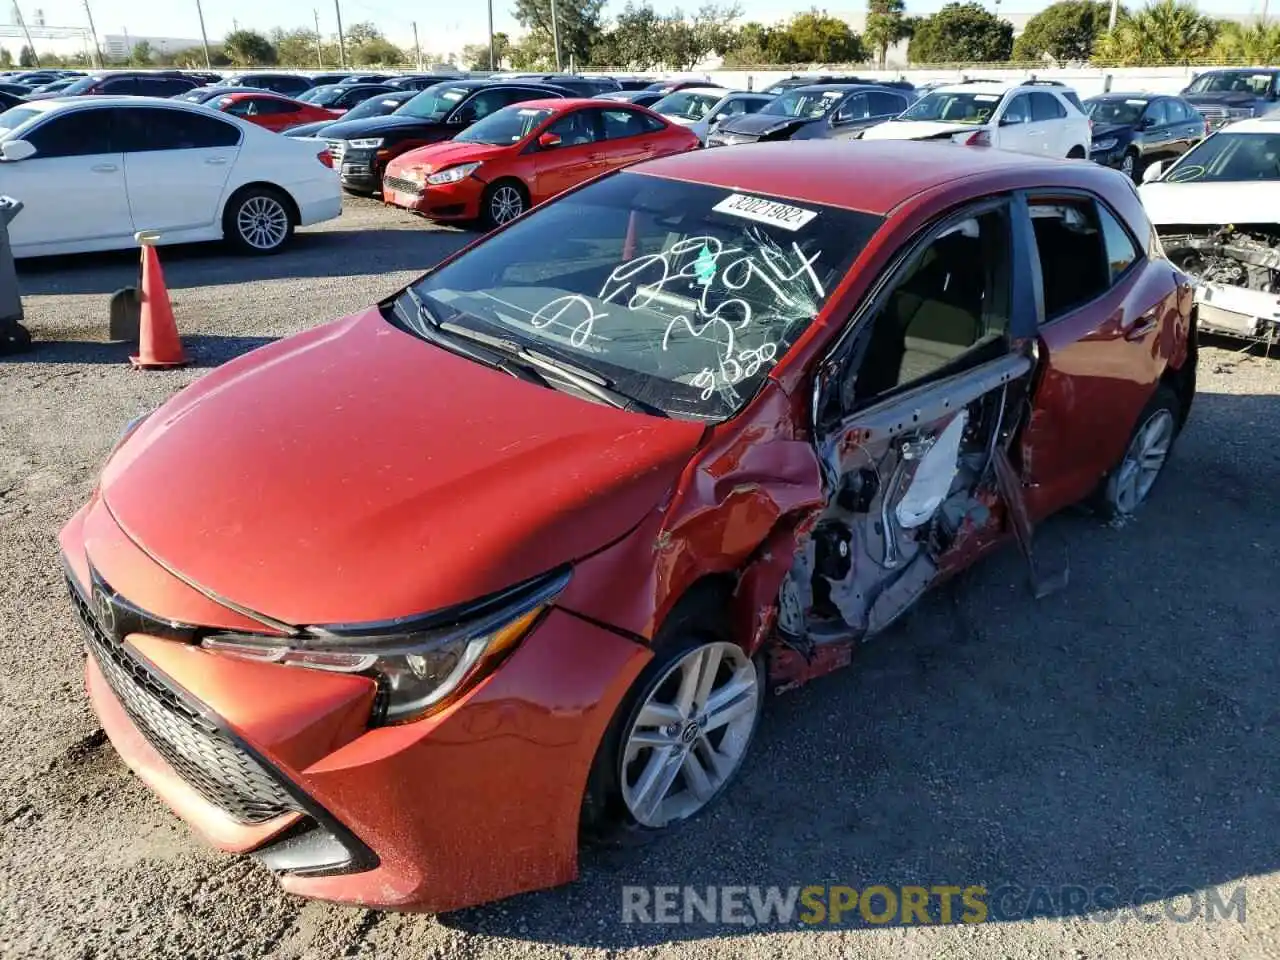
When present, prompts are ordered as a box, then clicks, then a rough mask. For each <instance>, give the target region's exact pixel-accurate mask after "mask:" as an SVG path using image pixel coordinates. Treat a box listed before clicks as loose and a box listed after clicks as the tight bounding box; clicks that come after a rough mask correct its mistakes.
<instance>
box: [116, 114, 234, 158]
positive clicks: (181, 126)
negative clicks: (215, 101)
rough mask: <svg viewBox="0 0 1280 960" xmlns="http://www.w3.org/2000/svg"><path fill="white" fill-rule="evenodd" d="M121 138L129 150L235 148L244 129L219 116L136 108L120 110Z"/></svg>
mask: <svg viewBox="0 0 1280 960" xmlns="http://www.w3.org/2000/svg"><path fill="white" fill-rule="evenodd" d="M118 123H119V139H120V145H121V148H122V149H123V151H124V152H125V153H149V152H151V151H154V150H202V149H209V148H213V147H233V146H235V145H236V144H237V143H239V142H240V131H239V129H237V128H236V127H235V126H234V125H232V124H230V123H227V122H226V121H225V120H219V119H218V118H217V117H212V116H204V115H202V114H198V113H191V112H188V111H186V110H165V109H163V108H152V109H145V108H132V109H127V110H121V111H119V121H118Z"/></svg>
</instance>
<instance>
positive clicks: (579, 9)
mask: <svg viewBox="0 0 1280 960" xmlns="http://www.w3.org/2000/svg"><path fill="white" fill-rule="evenodd" d="M604 4H605V0H556V25H557V27H558V29H559V34H560V57H561V61H562V63H563V65H564V66H565V67H566V68H567V67H568V66H569V61H570V60H573V61H574V62H576V63H587V62H589V60H590V55H591V46H592V44H593V43H595V41H596V38H597V37H598V36H599V35H600V32H601V10H603V9H604ZM512 14H513V15H514V16H515V18H516V21H517V22H518V23H519V24H520V26H522V27H524V28H525V29H526V30H528V34H527V35H526V36H525V39H524V40H523V41H522V42H521V43H520V47H521V48H522V50H521V52H520V56H521V58H522V59H525V60H531V61H535V62H538V63H545V64H549V65H550V66H551V67H554V66H555V46H554V44H553V43H552V30H551V0H516V5H515V8H514V9H513V10H512ZM514 55H515V51H513V59H512V66H514V67H516V69H517V70H528V69H532V67H521V66H518V65H517V64H516V62H515V59H514Z"/></svg>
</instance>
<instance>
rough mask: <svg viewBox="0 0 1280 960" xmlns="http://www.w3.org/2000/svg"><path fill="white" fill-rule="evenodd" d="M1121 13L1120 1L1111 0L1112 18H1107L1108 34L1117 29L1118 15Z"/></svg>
mask: <svg viewBox="0 0 1280 960" xmlns="http://www.w3.org/2000/svg"><path fill="white" fill-rule="evenodd" d="M1119 11H1120V0H1111V16H1109V17H1108V18H1107V32H1108V33H1110V32H1111V31H1112V30H1114V29H1115V28H1116V15H1117V14H1118V13H1119Z"/></svg>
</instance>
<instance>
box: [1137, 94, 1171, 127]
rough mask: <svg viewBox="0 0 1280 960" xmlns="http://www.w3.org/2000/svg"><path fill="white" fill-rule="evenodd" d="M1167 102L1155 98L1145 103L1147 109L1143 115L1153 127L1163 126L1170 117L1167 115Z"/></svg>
mask: <svg viewBox="0 0 1280 960" xmlns="http://www.w3.org/2000/svg"><path fill="white" fill-rule="evenodd" d="M1168 106H1169V102H1168V101H1167V100H1155V101H1152V102H1151V103H1149V104H1147V109H1146V111H1145V112H1144V113H1143V117H1144V118H1145V119H1147V120H1149V121H1150V122H1151V125H1152V126H1153V127H1163V126H1164V125H1165V124H1166V123H1169V122H1170V120H1171V119H1172V118H1171V117H1170V116H1169V110H1168Z"/></svg>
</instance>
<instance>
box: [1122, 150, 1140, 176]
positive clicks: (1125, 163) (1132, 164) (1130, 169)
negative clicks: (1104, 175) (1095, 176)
mask: <svg viewBox="0 0 1280 960" xmlns="http://www.w3.org/2000/svg"><path fill="white" fill-rule="evenodd" d="M1137 167H1138V165H1137V162H1136V161H1135V160H1134V158H1133V154H1132V153H1126V154H1125V155H1124V159H1122V160H1121V161H1120V172H1121V173H1123V174H1124V175H1125V176H1126V177H1128V178H1129V179H1130V180H1132V179H1133V178H1134V173H1135V172H1136V171H1137Z"/></svg>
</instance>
